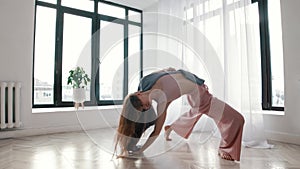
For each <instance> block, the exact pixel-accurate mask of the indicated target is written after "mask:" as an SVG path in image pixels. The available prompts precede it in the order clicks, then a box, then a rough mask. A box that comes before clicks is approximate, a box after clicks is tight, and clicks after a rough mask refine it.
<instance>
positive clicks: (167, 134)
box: [165, 126, 172, 141]
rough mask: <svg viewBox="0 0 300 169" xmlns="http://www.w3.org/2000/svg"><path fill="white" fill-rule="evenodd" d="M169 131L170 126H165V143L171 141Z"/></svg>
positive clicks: (170, 129)
mask: <svg viewBox="0 0 300 169" xmlns="http://www.w3.org/2000/svg"><path fill="white" fill-rule="evenodd" d="M171 131H172V128H171V126H165V138H166V140H167V141H172V139H171V138H170V134H171Z"/></svg>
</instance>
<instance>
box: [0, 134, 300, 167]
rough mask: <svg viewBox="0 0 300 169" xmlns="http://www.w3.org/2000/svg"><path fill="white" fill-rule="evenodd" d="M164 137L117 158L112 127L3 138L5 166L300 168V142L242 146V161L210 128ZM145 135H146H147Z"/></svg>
mask: <svg viewBox="0 0 300 169" xmlns="http://www.w3.org/2000/svg"><path fill="white" fill-rule="evenodd" d="M171 136H172V137H173V141H171V142H166V141H164V140H163V136H160V137H159V138H158V140H156V142H155V145H153V146H151V147H150V148H149V150H147V151H146V152H145V153H144V156H143V158H138V159H120V158H119V159H117V158H116V157H112V152H113V147H114V146H113V139H114V130H113V129H99V130H92V131H87V132H71V133H59V134H51V135H42V136H34V137H24V138H15V139H3V140H0V168H1V169H10V168H11V169H94V168H95V169H96V168H97V169H100V168H101V169H102V168H103V169H110V168H112V169H113V168H121V169H125V168H126V169H127V168H128V169H129V168H130V169H135V168H142V169H152V168H157V169H168V168H169V169H208V168H217V169H218V168H222V169H223V168H224V169H227V168H228V169H238V168H245V169H252V168H253V169H285V168H289V169H296V168H300V146H299V145H292V144H285V143H280V142H275V141H270V142H269V143H271V144H274V145H275V147H274V148H273V149H252V148H244V147H243V149H242V156H241V161H240V162H239V163H236V162H231V161H226V160H222V159H220V158H219V156H218V155H217V147H218V143H219V139H218V138H216V137H212V136H210V134H209V133H197V132H196V133H193V134H192V136H191V138H190V139H188V140H183V139H181V138H179V137H178V136H176V135H175V134H172V135H171ZM144 137H146V136H144Z"/></svg>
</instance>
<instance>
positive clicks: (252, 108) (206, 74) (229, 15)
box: [157, 0, 272, 148]
mask: <svg viewBox="0 0 300 169" xmlns="http://www.w3.org/2000/svg"><path fill="white" fill-rule="evenodd" d="M158 12H159V14H158V17H157V26H158V27H157V31H158V38H157V46H158V49H159V50H160V51H165V52H168V53H170V54H171V55H172V56H175V57H174V58H176V59H177V60H179V61H176V62H174V63H172V62H171V61H170V58H169V59H168V60H167V62H166V60H165V61H164V60H163V56H160V57H158V58H157V63H158V64H159V66H160V67H164V66H174V67H176V68H185V69H188V70H190V71H192V72H193V73H195V74H197V75H198V76H199V77H202V78H204V79H206V84H207V85H208V86H209V88H210V92H211V93H213V94H214V95H215V96H216V97H218V98H220V99H222V100H224V101H225V102H227V103H228V104H230V105H231V106H232V107H234V108H235V109H237V110H238V111H239V112H241V114H243V116H244V117H245V120H246V123H245V126H244V134H243V145H245V146H247V147H256V148H270V147H272V145H269V144H268V143H267V141H266V138H265V135H264V126H263V116H262V114H261V112H262V110H261V71H260V69H261V68H260V44H259V21H258V7H257V4H251V0H160V1H159V5H158ZM158 55H159V54H158ZM163 63H165V65H163ZM170 63H171V65H170ZM178 102H184V99H183V100H179V101H178ZM178 105H183V107H180V108H179V107H178ZM184 105H186V104H185V103H183V104H174V105H171V108H170V110H169V111H173V112H172V113H169V117H168V119H167V123H171V122H172V121H173V120H174V119H176V118H177V117H178V116H179V115H180V113H182V111H184V109H185V107H184ZM178 110H180V111H181V112H179V111H178ZM176 111H177V114H176V113H175V112H176ZM171 114H172V117H170V115H171ZM174 114H175V115H174ZM201 120H202V123H201V121H200V122H199V123H200V125H201V124H204V125H203V126H201V127H197V129H200V130H205V131H207V130H208V131H209V130H214V129H215V126H212V122H210V121H209V120H208V119H204V121H203V119H201Z"/></svg>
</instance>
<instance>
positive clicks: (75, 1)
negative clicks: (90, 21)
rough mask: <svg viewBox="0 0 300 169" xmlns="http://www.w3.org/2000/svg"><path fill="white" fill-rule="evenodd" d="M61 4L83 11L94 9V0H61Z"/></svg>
mask: <svg viewBox="0 0 300 169" xmlns="http://www.w3.org/2000/svg"><path fill="white" fill-rule="evenodd" d="M61 5H62V6H67V7H71V8H76V9H81V10H85V11H94V1H90V0H62V1H61Z"/></svg>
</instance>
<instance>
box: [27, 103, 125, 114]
mask: <svg viewBox="0 0 300 169" xmlns="http://www.w3.org/2000/svg"><path fill="white" fill-rule="evenodd" d="M120 108H122V105H109V106H87V107H84V109H83V108H82V107H79V108H78V110H76V109H75V108H74V107H57V108H33V109H32V113H53V112H75V111H90V110H113V109H120Z"/></svg>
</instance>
